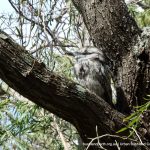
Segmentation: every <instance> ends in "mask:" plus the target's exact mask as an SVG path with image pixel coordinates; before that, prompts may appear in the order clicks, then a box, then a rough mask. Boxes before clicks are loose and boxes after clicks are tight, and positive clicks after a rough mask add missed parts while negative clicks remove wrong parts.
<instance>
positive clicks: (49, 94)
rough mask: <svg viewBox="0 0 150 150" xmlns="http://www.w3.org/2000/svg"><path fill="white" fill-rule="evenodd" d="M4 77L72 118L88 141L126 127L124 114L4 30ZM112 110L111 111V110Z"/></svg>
mask: <svg viewBox="0 0 150 150" xmlns="http://www.w3.org/2000/svg"><path fill="white" fill-rule="evenodd" d="M0 78H1V79H2V80H3V81H5V82H6V83H7V84H8V85H9V86H10V87H12V88H13V89H15V90H16V91H18V92H19V93H20V94H21V95H23V96H24V97H27V98H28V99H30V100H31V101H33V102H35V103H36V104H38V105H40V106H41V107H43V108H45V109H47V110H48V111H50V112H52V113H54V114H56V115H58V116H59V117H61V118H63V119H65V120H67V121H69V122H71V123H72V124H73V125H74V126H75V127H76V128H77V130H78V131H79V134H80V136H81V137H82V139H83V141H84V142H86V143H87V142H89V141H90V140H89V139H88V138H91V137H95V136H96V126H97V128H98V134H99V133H101V134H105V133H110V134H114V132H115V131H117V130H118V129H120V128H121V127H123V123H122V120H123V118H124V115H122V114H121V113H119V112H117V111H116V110H114V109H113V108H111V107H110V106H109V105H108V104H107V103H106V102H105V101H104V100H102V99H99V98H98V97H97V96H96V95H94V94H92V93H90V92H89V91H87V90H86V89H84V88H83V87H81V86H80V85H78V84H77V83H74V82H73V81H70V80H68V79H66V78H64V77H61V76H59V75H56V74H55V73H53V72H50V71H49V70H48V69H46V67H45V65H44V64H43V63H39V62H38V61H37V60H35V59H34V58H33V57H32V56H31V55H30V54H29V53H28V52H27V51H25V50H24V49H23V48H22V47H20V46H19V45H18V44H16V43H14V41H12V40H11V39H10V38H9V37H7V35H5V34H4V33H3V32H1V34H0ZM110 112H111V114H110Z"/></svg>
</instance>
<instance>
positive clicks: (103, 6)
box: [72, 0, 150, 113]
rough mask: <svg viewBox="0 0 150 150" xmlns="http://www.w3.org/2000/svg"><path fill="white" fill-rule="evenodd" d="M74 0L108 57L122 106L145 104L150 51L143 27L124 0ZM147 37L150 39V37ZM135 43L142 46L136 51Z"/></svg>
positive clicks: (97, 43)
mask: <svg viewBox="0 0 150 150" xmlns="http://www.w3.org/2000/svg"><path fill="white" fill-rule="evenodd" d="M72 1H73V4H74V5H75V6H76V8H77V9H78V10H79V12H80V13H81V14H82V16H83V20H84V23H85V25H86V27H87V29H88V31H89V34H90V36H91V38H92V39H93V42H94V44H95V46H96V47H99V48H100V49H101V50H102V51H103V52H104V53H105V54H106V57H107V58H108V60H107V61H108V63H109V65H110V66H111V71H112V78H113V80H114V82H115V86H116V90H117V101H118V108H119V109H120V111H123V112H126V113H128V112H130V110H129V109H128V107H127V105H130V107H131V108H132V106H133V105H135V103H136V104H137V103H138V104H141V102H140V101H142V100H143V97H144V96H146V94H149V93H150V88H149V87H150V82H149V79H150V73H149V72H150V70H149V58H150V57H149V56H150V54H149V51H150V50H149V48H148V46H146V44H148V42H145V41H144V40H145V39H146V37H145V33H144V34H143V36H142V35H141V33H142V30H140V29H139V28H138V26H137V24H136V22H135V20H134V19H133V18H132V17H131V16H130V14H129V12H128V10H127V6H126V4H125V2H124V0H113V1H112V0H72ZM148 34H149V33H148ZM138 38H139V40H138ZM144 38H145V39H144ZM147 39H148V41H149V38H148V36H147ZM140 40H141V42H140ZM142 42H143V43H142ZM136 43H137V45H136ZM141 43H142V44H141ZM144 43H145V45H144ZM138 44H139V45H142V46H143V47H142V46H141V47H140V46H139V45H138ZM135 45H136V47H138V48H137V49H136V51H134V49H135V47H134V46H135ZM145 46H146V47H145ZM139 61H140V62H141V63H140V65H141V66H139ZM142 85H144V86H145V87H143V86H142ZM125 105H126V106H125ZM124 106H125V107H124Z"/></svg>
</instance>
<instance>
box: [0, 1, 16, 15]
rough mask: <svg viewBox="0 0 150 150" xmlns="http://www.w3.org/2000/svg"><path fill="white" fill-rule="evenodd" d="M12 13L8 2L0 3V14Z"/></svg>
mask: <svg viewBox="0 0 150 150" xmlns="http://www.w3.org/2000/svg"><path fill="white" fill-rule="evenodd" d="M12 11H13V8H12V7H11V5H10V4H9V2H8V0H3V2H1V4H0V13H8V12H12Z"/></svg>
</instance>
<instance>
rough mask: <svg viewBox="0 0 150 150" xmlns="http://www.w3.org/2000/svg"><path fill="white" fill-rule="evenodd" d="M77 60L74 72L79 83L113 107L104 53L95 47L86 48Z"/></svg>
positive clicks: (78, 55)
mask: <svg viewBox="0 0 150 150" xmlns="http://www.w3.org/2000/svg"><path fill="white" fill-rule="evenodd" d="M75 58H76V64H75V65H74V72H75V75H76V78H77V80H78V81H79V83H80V84H81V85H83V86H84V87H86V88H88V89H89V90H90V91H91V92H94V93H95V94H96V95H98V96H99V97H101V98H103V99H104V100H106V101H107V102H108V103H109V104H110V105H113V103H112V90H111V81H110V71H109V69H108V66H107V65H106V63H105V58H104V55H103V53H102V52H101V51H100V50H99V49H97V48H95V47H84V48H82V49H81V52H79V53H77V55H76V57H75Z"/></svg>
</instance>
